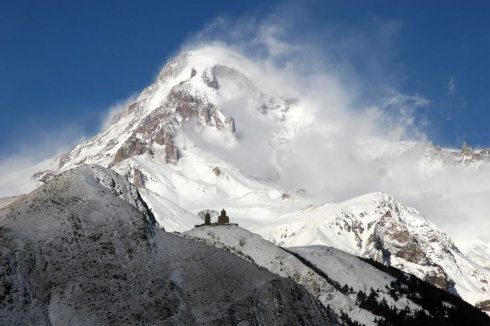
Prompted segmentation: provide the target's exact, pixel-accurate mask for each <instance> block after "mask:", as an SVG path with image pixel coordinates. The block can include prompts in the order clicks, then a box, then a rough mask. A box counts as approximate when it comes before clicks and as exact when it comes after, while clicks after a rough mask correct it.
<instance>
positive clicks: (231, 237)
mask: <svg viewBox="0 0 490 326" xmlns="http://www.w3.org/2000/svg"><path fill="white" fill-rule="evenodd" d="M183 236H184V237H186V238H190V239H194V240H196V241H198V242H201V243H205V244H208V245H212V246H215V247H218V248H221V249H223V250H226V251H229V252H232V253H234V254H236V255H237V256H239V257H242V258H243V259H245V260H248V261H252V262H254V263H256V264H258V265H259V266H262V267H264V268H266V269H267V270H268V271H270V272H272V273H274V274H276V275H279V276H282V277H288V278H290V279H292V280H294V281H296V282H298V283H299V284H302V285H303V286H304V287H305V288H306V289H307V290H308V291H309V292H310V294H312V295H314V296H315V297H317V298H318V299H319V300H320V301H321V302H322V303H323V304H324V305H325V306H326V307H330V308H331V309H332V310H333V311H334V312H335V313H336V315H337V316H341V317H340V319H342V320H344V321H345V322H347V320H350V322H356V321H357V322H360V323H361V324H364V325H373V324H374V325H377V322H376V320H378V321H379V320H383V319H384V320H385V321H386V322H387V324H390V325H391V324H403V322H407V324H416V322H417V321H418V322H419V323H421V324H434V325H436V324H441V325H442V324H446V322H448V321H450V322H452V323H454V324H456V325H459V324H466V323H465V322H463V323H460V322H459V321H460V320H463V321H466V320H468V317H471V318H472V320H473V321H472V325H476V324H480V325H487V324H488V323H489V321H490V319H489V318H488V317H486V316H485V314H483V313H481V312H478V311H477V310H476V309H475V308H474V307H471V306H470V305H469V304H467V303H464V302H462V300H461V299H459V298H457V297H455V296H453V295H450V294H447V293H445V292H444V291H442V290H437V289H434V288H432V287H431V286H429V285H424V284H420V283H424V282H421V281H419V280H415V278H414V277H413V276H410V275H408V274H405V273H403V272H400V271H399V270H396V269H394V268H391V269H390V273H388V272H387V271H384V270H381V269H379V268H377V267H375V266H374V265H373V263H369V262H367V261H365V260H362V259H360V258H359V257H356V256H353V255H350V254H348V253H345V252H343V251H340V250H337V249H334V248H331V247H325V246H308V247H291V248H287V250H284V249H283V248H280V247H278V246H276V245H274V244H272V243H270V242H268V241H266V240H264V239H262V238H261V237H259V236H258V235H256V234H253V233H251V232H249V231H246V230H244V229H242V228H240V227H238V226H231V225H212V226H200V227H196V228H194V229H192V230H191V231H188V232H185V233H184V234H183ZM393 270H394V271H393ZM404 279H405V281H407V282H408V283H407V284H412V287H413V288H408V287H407V285H406V284H405V281H403V280H404ZM410 279H412V282H410ZM419 291H420V292H419ZM364 294H366V295H369V297H372V298H371V299H370V303H366V302H365V301H364V300H363V299H362V298H363V295H364ZM434 300H436V301H437V304H436V305H439V307H436V306H435V305H433V301H434ZM375 302H378V304H375ZM377 305H379V306H381V305H384V308H383V309H376V306H377ZM389 307H391V308H389ZM446 308H449V310H451V311H446V312H444V311H441V309H446ZM390 309H391V313H388V312H387V311H388V310H390ZM427 309H429V310H427ZM452 309H455V310H452ZM404 312H405V313H406V314H404ZM398 313H400V314H399V315H397V314H398ZM425 313H427V314H428V315H430V316H431V317H430V318H426V317H424V316H421V315H420V314H425ZM407 314H408V316H407ZM475 314H477V315H478V318H476V317H477V316H475ZM431 318H432V319H431ZM407 319H408V320H410V322H408V320H407Z"/></svg>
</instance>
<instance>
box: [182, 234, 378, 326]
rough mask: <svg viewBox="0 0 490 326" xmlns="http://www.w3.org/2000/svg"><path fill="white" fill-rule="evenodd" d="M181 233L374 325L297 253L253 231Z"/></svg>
mask: <svg viewBox="0 0 490 326" xmlns="http://www.w3.org/2000/svg"><path fill="white" fill-rule="evenodd" d="M183 235H184V236H185V237H186V238H190V239H195V240H199V241H201V242H203V243H206V244H209V245H213V246H217V247H220V248H226V249H227V250H229V251H231V252H234V253H235V254H237V255H239V256H241V257H243V258H245V259H248V260H250V261H252V262H254V263H255V264H257V265H259V266H261V267H264V268H266V269H267V270H268V271H270V272H271V273H274V274H276V275H279V276H281V277H287V278H290V279H292V280H294V281H295V282H297V283H299V284H301V285H303V286H304V287H305V288H306V289H307V290H308V291H309V292H310V293H311V294H312V295H314V296H315V297H316V298H318V299H319V300H320V302H322V303H323V304H324V306H325V307H327V306H328V305H330V307H332V309H333V310H334V312H335V313H336V314H337V315H338V316H340V314H341V311H344V312H346V313H348V314H349V316H351V318H352V319H353V320H357V321H359V322H361V323H363V324H365V325H375V323H373V321H374V319H375V316H374V315H372V314H371V313H370V312H369V311H365V310H362V309H359V307H356V305H355V304H354V303H355V299H352V298H350V297H349V296H347V295H345V294H342V293H341V292H339V291H338V290H337V289H335V288H334V287H333V286H332V285H331V284H329V283H328V282H327V280H325V279H324V278H322V277H321V276H319V275H318V274H316V273H315V272H314V271H313V270H311V269H310V268H308V267H307V266H305V265H304V264H303V263H301V262H300V261H299V260H298V259H297V258H296V257H294V256H293V255H291V254H290V253H288V252H287V251H284V250H283V249H281V248H280V247H278V246H276V245H274V244H272V243H270V242H268V241H266V240H264V239H262V238H261V237H260V236H258V235H256V234H253V233H251V232H248V231H246V230H244V229H242V228H240V227H238V226H203V227H198V228H194V229H192V230H191V231H188V232H185V233H184V234H183ZM344 284H345V283H344Z"/></svg>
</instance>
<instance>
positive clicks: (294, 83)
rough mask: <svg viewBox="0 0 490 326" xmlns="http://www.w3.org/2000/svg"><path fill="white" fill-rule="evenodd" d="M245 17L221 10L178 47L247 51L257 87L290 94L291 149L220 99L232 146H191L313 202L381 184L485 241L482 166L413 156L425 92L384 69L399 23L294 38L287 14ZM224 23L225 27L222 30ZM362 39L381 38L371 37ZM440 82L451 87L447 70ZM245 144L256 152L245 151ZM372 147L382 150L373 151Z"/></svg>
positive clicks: (248, 113)
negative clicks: (275, 145)
mask: <svg viewBox="0 0 490 326" xmlns="http://www.w3.org/2000/svg"><path fill="white" fill-rule="evenodd" d="M250 22H251V23H250V24H244V20H241V21H239V23H237V24H233V22H230V21H226V20H225V19H223V18H222V17H221V18H220V21H219V26H220V29H219V30H218V31H214V30H213V28H209V26H211V25H212V24H211V25H209V26H208V28H207V29H206V31H205V32H203V33H200V35H199V37H198V38H197V40H193V41H190V42H189V43H188V44H186V46H185V48H187V49H192V48H202V47H203V46H208V45H214V46H216V45H217V44H218V45H219V46H220V47H226V48H228V49H230V50H231V51H236V52H238V53H242V54H244V55H245V56H247V57H248V58H250V59H251V63H250V66H247V67H246V70H247V71H250V72H251V75H252V77H253V78H254V82H256V83H257V84H258V85H259V88H260V89H262V90H264V89H265V90H267V92H268V93H270V94H274V95H278V96H281V97H284V98H290V97H293V98H297V99H299V103H300V104H299V106H298V107H297V108H296V109H295V110H297V115H298V116H299V117H300V118H299V120H298V122H297V123H298V124H299V125H300V127H299V128H298V130H297V134H296V135H295V138H294V140H293V141H292V142H291V143H290V144H289V146H290V147H289V148H288V149H287V150H288V151H291V152H292V153H293V154H292V155H282V154H281V153H273V152H272V151H271V147H270V146H268V145H267V143H266V142H265V141H264V140H268V139H271V136H272V135H273V134H274V133H277V132H278V130H277V129H276V128H277V127H276V125H275V124H271V123H270V122H268V121H266V120H260V121H259V123H258V122H257V118H256V115H257V114H258V113H257V112H256V111H254V110H250V109H249V108H247V106H249V105H250V101H245V100H244V101H243V103H240V101H238V102H237V101H235V102H233V103H232V104H233V105H229V104H230V103H226V102H224V103H221V105H222V107H223V108H224V110H225V113H226V114H227V115H231V116H234V117H235V119H236V125H237V130H238V131H239V133H240V139H239V144H238V146H236V147H234V148H223V147H219V146H213V145H209V144H207V145H206V144H200V146H207V147H205V148H206V150H209V151H211V152H213V153H214V154H216V155H218V156H220V157H222V158H224V159H225V160H227V161H229V162H231V163H233V164H234V165H236V166H237V167H238V168H240V169H241V170H242V171H244V172H248V173H250V174H252V175H254V176H256V177H257V176H258V177H262V178H265V179H268V180H269V181H271V182H275V183H278V184H280V185H281V186H283V187H284V188H305V189H306V190H307V192H308V193H309V194H310V195H311V196H313V197H315V198H316V200H317V201H318V202H319V203H325V202H332V201H341V200H346V199H349V198H351V197H354V196H358V195H361V194H364V193H368V192H373V191H383V192H387V193H389V194H391V195H393V196H394V197H395V198H397V199H398V200H400V201H402V202H405V203H406V204H408V205H412V206H414V207H415V208H417V209H419V210H420V211H421V212H422V213H424V214H426V215H427V217H428V218H429V219H430V220H432V221H433V222H435V223H436V224H437V225H438V226H439V227H440V228H442V229H443V230H445V231H447V232H449V234H450V235H451V236H452V237H453V238H454V239H456V240H465V239H469V238H473V237H480V238H482V239H485V240H487V241H490V235H489V234H488V232H486V230H488V229H490V222H489V221H487V212H488V211H489V208H490V207H489V204H488V201H486V200H485V199H484V198H488V197H489V196H490V186H486V185H489V184H490V171H488V170H485V169H484V170H479V171H474V170H468V169H461V168H456V167H445V168H441V169H439V170H437V171H436V170H434V171H432V170H428V169H426V168H424V167H423V166H422V165H421V164H420V158H421V156H422V155H423V153H424V150H425V145H424V144H425V142H427V141H428V139H427V137H426V135H425V132H424V130H425V129H426V128H430V122H429V121H427V119H426V118H425V115H424V112H425V110H426V109H427V107H429V106H430V101H429V100H428V99H426V98H425V97H424V96H423V95H420V94H409V95H407V94H403V93H402V92H400V91H398V90H396V88H395V89H394V87H393V86H392V85H396V84H397V83H396V82H393V81H396V80H404V79H405V76H403V75H401V76H400V75H396V74H395V75H393V74H392V71H395V72H396V73H397V74H400V73H402V72H403V69H398V67H396V62H395V61H394V60H392V58H393V55H392V52H391V51H392V47H394V44H393V43H391V42H393V37H396V34H397V33H399V30H400V24H396V23H388V24H383V23H382V22H379V21H376V24H375V25H376V26H378V27H377V28H374V29H373V33H375V34H376V35H381V36H380V37H377V38H376V37H369V35H367V34H366V32H365V31H363V32H360V34H359V35H355V32H354V35H349V34H346V35H338V36H337V38H336V39H327V42H325V39H322V38H320V37H316V38H315V37H314V36H312V35H308V37H305V38H304V39H301V38H297V37H295V33H294V32H293V31H291V30H290V29H289V28H290V27H291V25H294V24H289V23H288V24H285V25H281V24H280V23H278V20H277V19H276V18H273V19H272V21H271V22H269V21H267V20H263V21H260V22H257V20H256V19H252V20H250ZM252 22H253V23H252ZM223 26H226V30H227V31H229V32H230V33H229V35H228V34H227V35H224V36H223V29H222V27H223ZM251 26H255V27H254V28H252V27H251ZM230 35H231V36H230ZM380 38H381V41H380ZM370 39H375V40H376V42H378V43H381V45H382V46H378V47H375V46H371V45H370V43H369V40H370ZM345 40H362V42H361V43H360V44H361V47H356V46H355V44H356V42H350V43H349V45H348V46H347V45H346V43H345ZM378 45H379V44H378ZM339 51H340V52H339ZM354 52H355V53H354ZM355 57H357V58H366V61H365V63H366V64H368V65H369V66H370V67H369V69H367V70H365V72H367V75H366V73H364V74H363V73H362V72H359V70H361V71H362V70H363V69H364V67H362V62H350V61H349V60H351V59H350V58H355ZM378 57H381V58H383V60H377V59H376V58H378ZM339 58H340V59H339ZM342 58H347V59H345V61H343V60H344V59H342ZM368 58H369V59H368ZM371 58H372V59H371ZM361 61H362V60H361ZM359 65H361V67H360V69H358V68H359ZM378 67H379V68H378ZM387 67H389V69H388V68H387ZM371 71H376V72H377V73H376V74H370V72H371ZM449 85H450V88H449V89H450V90H451V87H453V89H452V91H454V92H455V80H454V78H451V79H450V84H449ZM451 85H452V86H451ZM373 86H375V87H373ZM420 91H421V92H423V90H420ZM227 107H232V108H233V111H231V110H229V109H228V111H227V109H226V108H227ZM279 131H280V130H279ZM257 137H258V138H259V140H257ZM260 139H262V141H260ZM397 142H402V143H400V144H402V145H400V146H405V147H407V148H408V147H411V149H410V150H408V151H406V152H405V153H404V154H402V155H395V152H396V150H397V148H399V147H393V146H391V145H390V144H394V143H397ZM417 143H418V144H420V145H416V144H417ZM258 144H259V145H260V146H257V145H258ZM403 144H405V145H403ZM248 153H254V157H258V158H260V160H250V156H249V154H248ZM276 154H277V155H276ZM381 156H383V157H384V158H382V159H379V157H381ZM478 180H481V181H478Z"/></svg>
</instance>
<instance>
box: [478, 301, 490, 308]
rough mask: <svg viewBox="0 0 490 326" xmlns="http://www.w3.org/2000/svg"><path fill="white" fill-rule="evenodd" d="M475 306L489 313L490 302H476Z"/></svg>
mask: <svg viewBox="0 0 490 326" xmlns="http://www.w3.org/2000/svg"><path fill="white" fill-rule="evenodd" d="M475 306H476V307H477V308H478V309H481V310H483V311H490V300H486V301H481V302H478V303H477V304H476V305H475Z"/></svg>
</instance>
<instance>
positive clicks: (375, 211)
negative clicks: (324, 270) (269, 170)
mask: <svg viewBox="0 0 490 326" xmlns="http://www.w3.org/2000/svg"><path fill="white" fill-rule="evenodd" d="M251 230H252V232H255V233H258V234H260V235H262V236H263V237H264V238H265V239H268V240H270V241H272V242H274V243H277V244H278V245H280V246H286V247H290V246H311V245H327V246H332V247H335V248H338V249H340V250H343V251H345V252H348V253H351V254H355V255H358V256H362V257H366V258H371V259H374V260H376V261H379V262H383V263H386V264H388V265H391V266H394V267H397V268H399V269H401V270H403V271H406V272H408V273H411V274H413V275H416V276H417V277H419V278H421V279H423V280H426V281H428V282H429V283H432V284H434V285H436V286H438V287H440V288H443V289H446V290H448V291H450V292H452V293H455V294H458V295H460V296H461V297H462V298H464V299H465V300H467V301H469V302H470V303H472V304H477V303H479V302H483V301H486V300H488V299H489V298H490V297H489V293H490V286H489V283H488V282H489V280H490V270H488V269H487V268H484V267H482V266H480V265H479V264H478V263H475V262H474V261H472V260H471V259H470V258H468V257H466V256H465V255H463V254H462V253H461V252H460V251H459V249H458V248H457V247H456V246H455V245H454V243H453V242H452V240H451V239H450V238H449V237H448V236H447V235H446V234H445V233H443V232H442V231H441V230H439V229H438V228H437V227H436V226H435V225H434V224H433V223H431V222H430V221H428V220H427V219H426V218H425V217H424V216H423V215H422V214H421V213H419V212H418V211H417V210H415V209H413V208H410V207H406V206H405V205H403V204H401V203H399V202H397V201H396V200H395V199H393V198H392V197H390V196H389V195H387V194H383V193H372V194H367V195H364V196H361V197H358V198H354V199H352V200H349V201H346V202H343V203H335V204H326V205H322V206H310V207H307V208H305V209H302V210H300V211H298V212H294V213H291V214H288V215H285V216H283V217H281V218H279V219H277V220H276V221H274V222H273V223H270V224H268V225H265V226H261V227H257V228H252V229H251Z"/></svg>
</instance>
